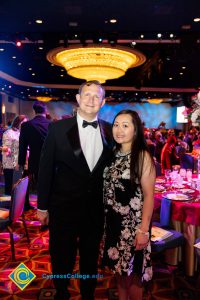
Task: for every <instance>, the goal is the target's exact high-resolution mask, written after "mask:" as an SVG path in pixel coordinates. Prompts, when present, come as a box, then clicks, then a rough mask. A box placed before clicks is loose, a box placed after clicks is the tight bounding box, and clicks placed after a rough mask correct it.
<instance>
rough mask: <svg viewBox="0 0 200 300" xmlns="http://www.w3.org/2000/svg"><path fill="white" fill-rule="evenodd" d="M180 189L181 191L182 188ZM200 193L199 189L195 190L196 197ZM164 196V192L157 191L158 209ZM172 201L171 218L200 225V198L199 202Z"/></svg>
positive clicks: (156, 205) (156, 207) (156, 202)
mask: <svg viewBox="0 0 200 300" xmlns="http://www.w3.org/2000/svg"><path fill="white" fill-rule="evenodd" d="M179 191H180V192H181V189H180V190H179ZM198 195H199V192H198V191H195V193H194V194H193V196H194V198H196V197H197V196H198ZM162 198H163V195H162V193H157V192H156V193H155V203H154V209H158V208H159V207H160V206H161V201H162ZM170 201H172V203H171V219H172V220H173V221H180V222H185V223H188V224H192V225H195V226H200V199H199V200H198V202H189V201H174V200H170Z"/></svg>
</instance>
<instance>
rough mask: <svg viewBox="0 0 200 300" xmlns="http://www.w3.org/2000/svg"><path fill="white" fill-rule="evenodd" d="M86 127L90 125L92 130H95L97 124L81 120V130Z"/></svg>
mask: <svg viewBox="0 0 200 300" xmlns="http://www.w3.org/2000/svg"><path fill="white" fill-rule="evenodd" d="M88 125H91V126H93V127H94V128H97V126H98V122H97V121H93V122H88V121H85V120H83V124H82V126H83V128H85V127H87V126H88Z"/></svg>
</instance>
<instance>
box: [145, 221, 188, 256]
mask: <svg viewBox="0 0 200 300" xmlns="http://www.w3.org/2000/svg"><path fill="white" fill-rule="evenodd" d="M152 225H153V226H157V227H160V228H162V226H161V225H160V223H159V222H153V224H152ZM165 230H167V231H169V232H171V233H172V235H171V236H169V237H168V238H166V239H163V240H161V241H156V242H151V249H152V252H156V253H160V252H163V251H165V250H168V249H173V248H176V247H180V246H182V245H183V244H184V236H183V234H182V233H181V232H179V231H176V230H173V229H171V228H166V227H165Z"/></svg>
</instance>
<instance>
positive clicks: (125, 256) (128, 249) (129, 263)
mask: <svg viewBox="0 0 200 300" xmlns="http://www.w3.org/2000/svg"><path fill="white" fill-rule="evenodd" d="M113 137H114V140H115V142H116V149H115V153H114V157H113V160H112V162H111V163H110V165H109V166H108V167H106V168H105V170H104V202H105V213H106V221H105V237H104V254H103V265H106V266H109V267H110V268H111V270H112V271H113V272H114V273H115V274H116V278H117V287H118V293H119V300H128V299H129V300H141V299H142V285H143V282H147V281H149V280H150V279H151V278H152V267H151V259H150V254H151V246H150V223H151V217H152V212H153V206H154V184H155V166H154V160H153V158H152V156H151V154H150V151H149V148H148V145H147V143H146V141H145V137H144V132H143V126H142V123H141V120H140V118H139V116H138V114H137V113H136V112H135V111H131V110H122V111H121V112H119V113H118V114H117V116H116V117H115V119H114V122H113Z"/></svg>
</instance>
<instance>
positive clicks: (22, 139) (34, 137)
mask: <svg viewBox="0 0 200 300" xmlns="http://www.w3.org/2000/svg"><path fill="white" fill-rule="evenodd" d="M33 110H34V111H35V117H34V118H33V119H31V120H30V121H28V122H25V123H26V124H25V123H23V124H22V126H21V131H20V136H19V157H18V164H19V166H21V167H24V166H25V163H26V157H27V151H28V150H29V157H28V175H29V178H30V179H31V184H32V186H33V187H34V188H36V185H37V178H38V170H39V162H40V154H41V150H42V145H43V143H44V140H45V137H46V135H47V130H48V126H49V124H50V120H48V119H47V118H46V105H45V103H43V102H41V101H35V102H34V104H33ZM25 175H26V174H25ZM28 198H29V193H27V197H26V201H25V209H26V210H27V209H29V208H30V204H29V199H28Z"/></svg>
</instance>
